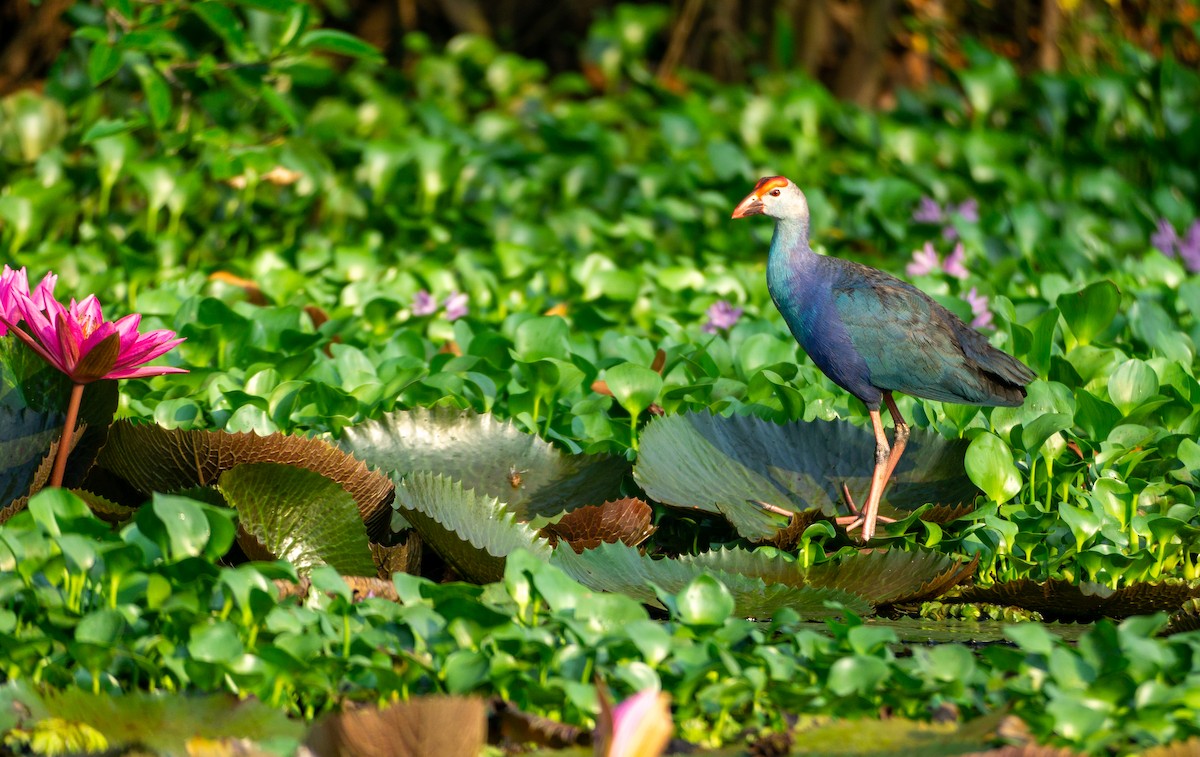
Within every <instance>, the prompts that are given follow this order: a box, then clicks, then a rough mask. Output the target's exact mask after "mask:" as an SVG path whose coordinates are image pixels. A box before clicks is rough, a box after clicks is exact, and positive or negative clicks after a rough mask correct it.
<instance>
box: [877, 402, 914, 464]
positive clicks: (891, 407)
mask: <svg viewBox="0 0 1200 757" xmlns="http://www.w3.org/2000/svg"><path fill="white" fill-rule="evenodd" d="M883 401H884V402H886V403H887V409H888V415H890V416H892V451H891V454H889V455H888V468H887V475H886V476H884V478H883V480H884V481H885V482H886V481H891V480H892V473H893V472H894V471H895V470H896V464H897V463H899V462H900V456H901V455H903V454H904V448H905V447H906V446H908V424H907V423H905V422H904V416H903V415H900V408H898V407H896V401H895V400H894V399H892V393H891V392H884V393H883Z"/></svg>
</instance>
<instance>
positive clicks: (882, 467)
mask: <svg viewBox="0 0 1200 757" xmlns="http://www.w3.org/2000/svg"><path fill="white" fill-rule="evenodd" d="M883 399H884V402H886V403H887V409H888V415H890V416H892V425H893V426H894V427H895V432H894V433H893V443H892V445H891V446H890V447H889V445H888V441H887V436H886V435H885V434H884V431H883V418H882V415H881V414H880V412H879V411H878V410H871V411H869V412H870V414H871V426H872V427H873V428H874V430H875V470H874V471H873V472H872V474H871V489H870V491H869V492H868V493H867V506H866V507H865V508H863V512H862V514H859V512H858V508H857V507H856V506H855V504H854V499H853V498H852V497H851V496H850V489H849V488H848V487H847V486H846V485H845V484H842V493H843V495H844V496H845V498H846V504H847V506H849V508H850V512H852V513H853V515H849V516H844V517H841V518H838V519H837V522H838V523H839V524H843V525H846V530H847V531H853V530H854V529H856V528H858V526H859V525H860V524H861V525H862V527H863V541H868V540H870V539H871V537H872V536H874V535H875V524H876V522H877V521H880V520H882V521H884V522H888V523H890V522H892V521H893V520H894V519H892V518H884V517H881V516H880V515H879V502H880V500H882V499H883V491H884V489H886V488H887V483H888V481H889V480H891V478H892V473H893V472H894V471H895V470H896V465H897V464H898V463H899V462H900V456H901V455H903V454H904V448H905V447H906V446H907V445H908V424H907V423H905V422H904V416H902V415H901V414H900V408H898V407H896V401H895V400H894V399H892V393H891V392H884V393H883ZM847 524H848V525H847Z"/></svg>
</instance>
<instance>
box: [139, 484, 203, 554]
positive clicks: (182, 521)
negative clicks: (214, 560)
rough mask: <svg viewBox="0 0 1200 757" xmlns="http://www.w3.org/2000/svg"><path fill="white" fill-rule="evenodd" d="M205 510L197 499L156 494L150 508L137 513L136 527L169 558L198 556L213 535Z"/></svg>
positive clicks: (144, 508)
mask: <svg viewBox="0 0 1200 757" xmlns="http://www.w3.org/2000/svg"><path fill="white" fill-rule="evenodd" d="M204 507H206V505H202V504H201V503H199V502H197V501H195V500H194V499H189V498H187V497H179V496H175V495H172V494H160V493H157V492H155V494H154V496H153V498H152V499H151V501H150V505H149V506H147V507H143V508H141V509H140V510H138V514H137V518H136V522H137V526H138V529H139V530H140V531H141V532H142V533H143V534H144V535H145V536H146V537H147V538H149V539H150V540H151V541H153V542H154V543H156V544H157V545H158V548H159V549H161V550H162V553H163V555H164V556H166V557H168V558H169V559H171V560H174V561H179V560H182V559H184V558H187V557H198V556H200V555H202V554H204V548H205V547H206V546H207V545H208V539H209V536H211V535H212V528H211V527H210V526H209V523H208V518H207V517H206V516H205V514H204V509H203V508H204Z"/></svg>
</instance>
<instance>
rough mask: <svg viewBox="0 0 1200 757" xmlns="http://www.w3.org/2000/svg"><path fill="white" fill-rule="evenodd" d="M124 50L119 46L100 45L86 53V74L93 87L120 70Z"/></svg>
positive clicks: (93, 46) (110, 44) (94, 46)
mask: <svg viewBox="0 0 1200 757" xmlns="http://www.w3.org/2000/svg"><path fill="white" fill-rule="evenodd" d="M124 52H125V51H124V49H123V48H122V47H121V45H119V44H112V43H107V44H106V43H100V42H97V43H96V44H94V45H92V49H91V50H89V51H88V61H87V74H88V81H89V82H90V83H91V85H92V86H93V87H96V86H99V85H100V84H103V83H104V82H106V81H108V80H109V79H111V78H112V76H113V74H115V73H117V71H120V70H121V63H122V57H123V55H124Z"/></svg>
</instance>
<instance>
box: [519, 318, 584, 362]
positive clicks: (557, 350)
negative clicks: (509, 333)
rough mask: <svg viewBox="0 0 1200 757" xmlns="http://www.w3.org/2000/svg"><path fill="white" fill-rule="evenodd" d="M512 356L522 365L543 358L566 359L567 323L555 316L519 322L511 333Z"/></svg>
mask: <svg viewBox="0 0 1200 757" xmlns="http://www.w3.org/2000/svg"><path fill="white" fill-rule="evenodd" d="M512 356H513V357H514V358H515V359H517V360H520V361H521V362H523V363H532V362H534V361H536V360H541V359H543V358H554V359H556V360H566V359H568V358H569V357H570V341H569V339H568V328H567V322H566V321H565V320H563V319H562V318H559V317H557V316H535V317H533V318H528V319H526V320H524V321H521V323H520V325H518V326H517V328H516V331H515V332H514V333H513V348H512Z"/></svg>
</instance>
